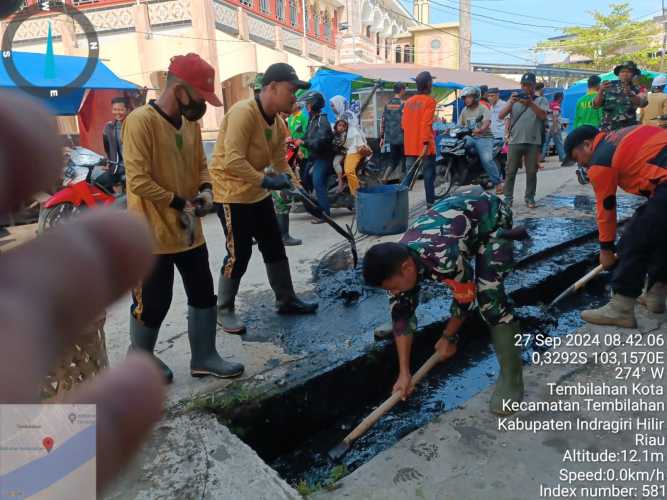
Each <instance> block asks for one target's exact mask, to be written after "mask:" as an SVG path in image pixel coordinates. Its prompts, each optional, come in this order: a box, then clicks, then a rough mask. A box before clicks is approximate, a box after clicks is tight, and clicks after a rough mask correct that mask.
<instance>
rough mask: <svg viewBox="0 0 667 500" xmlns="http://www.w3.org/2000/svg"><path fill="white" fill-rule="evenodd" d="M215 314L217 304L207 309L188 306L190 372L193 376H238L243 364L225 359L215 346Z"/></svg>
mask: <svg viewBox="0 0 667 500" xmlns="http://www.w3.org/2000/svg"><path fill="white" fill-rule="evenodd" d="M215 315H216V311H215V306H214V307H209V308H206V309H199V308H197V307H192V306H189V307H188V340H189V341H190V351H191V352H192V357H191V358H190V373H191V374H192V376H193V377H206V376H207V375H212V376H214V377H219V378H233V377H238V376H239V375H241V374H242V373H243V370H244V367H243V365H242V364H240V363H233V362H229V361H225V360H224V359H222V358H221V357H220V354H218V351H217V350H216V348H215V334H216V332H215V330H216V327H215Z"/></svg>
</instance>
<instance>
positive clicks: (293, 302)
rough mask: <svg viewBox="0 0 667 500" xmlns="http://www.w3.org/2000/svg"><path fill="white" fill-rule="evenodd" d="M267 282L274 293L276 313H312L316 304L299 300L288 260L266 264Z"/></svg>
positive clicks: (315, 309) (315, 308)
mask: <svg viewBox="0 0 667 500" xmlns="http://www.w3.org/2000/svg"><path fill="white" fill-rule="evenodd" d="M266 273H267V274H268V276H269V283H270V284H271V288H272V289H273V292H274V293H275V294H276V309H277V311H278V314H313V313H314V312H315V311H317V307H318V304H317V303H316V302H315V303H310V302H304V301H302V300H300V299H299V298H298V297H297V296H296V293H295V292H294V286H293V285H292V274H291V273H290V269H289V262H288V261H286V260H283V261H280V262H272V263H270V264H267V265H266Z"/></svg>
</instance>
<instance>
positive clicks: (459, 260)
mask: <svg viewBox="0 0 667 500" xmlns="http://www.w3.org/2000/svg"><path fill="white" fill-rule="evenodd" d="M511 227H512V210H511V209H510V207H509V206H508V205H506V204H505V203H504V202H503V201H502V200H501V199H500V198H498V197H497V196H495V195H493V194H491V193H486V192H484V193H482V194H474V193H470V194H460V195H457V196H450V197H448V198H445V199H444V200H441V201H439V202H438V203H436V204H435V205H434V206H433V207H432V208H431V209H430V210H428V211H426V212H425V213H424V214H423V215H421V216H420V217H418V218H417V220H415V222H414V223H413V224H412V226H411V227H410V228H409V229H408V231H407V232H406V233H405V235H404V236H403V238H402V239H401V243H403V244H405V245H407V246H408V249H409V250H410V253H411V254H412V256H413V258H414V259H415V262H416V264H417V269H418V276H419V277H418V281H417V285H416V286H415V288H413V289H412V290H409V291H407V292H402V293H400V294H397V295H391V296H390V300H389V302H390V307H391V316H392V321H393V324H394V332H395V333H396V334H397V335H402V334H406V333H412V332H413V331H414V330H415V326H416V320H415V311H416V309H417V305H418V304H419V291H420V286H419V285H420V283H421V282H423V280H426V279H430V280H434V281H437V282H440V283H444V284H446V285H447V286H449V287H450V288H451V289H452V292H453V301H452V315H453V316H454V317H459V318H460V317H463V315H464V314H465V313H466V312H468V311H469V310H470V309H471V308H472V307H473V302H474V300H475V295H476V294H475V269H474V267H473V262H474V261H475V258H476V257H477V255H478V253H479V251H480V248H481V247H484V248H488V252H486V253H485V254H484V255H485V258H486V257H488V259H493V258H494V257H496V256H497V253H494V252H495V251H496V250H497V248H496V247H497V246H499V245H495V246H494V245H487V243H488V242H489V240H491V239H493V238H496V237H497V236H498V232H499V230H500V229H509V228H511ZM504 260H505V259H504ZM510 260H511V245H510ZM478 272H479V270H478Z"/></svg>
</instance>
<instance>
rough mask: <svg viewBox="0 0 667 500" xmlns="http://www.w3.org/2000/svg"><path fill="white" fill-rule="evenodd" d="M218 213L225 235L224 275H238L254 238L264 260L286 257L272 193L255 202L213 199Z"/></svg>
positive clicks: (246, 265) (248, 259)
mask: <svg viewBox="0 0 667 500" xmlns="http://www.w3.org/2000/svg"><path fill="white" fill-rule="evenodd" d="M216 208H217V210H218V217H220V222H222V229H223V230H224V231H225V237H226V238H227V243H226V247H227V256H226V257H225V261H224V263H223V265H222V273H223V274H224V275H225V278H230V279H241V278H242V277H243V275H244V274H245V272H246V269H248V262H250V256H251V255H252V239H253V238H255V240H257V246H258V247H259V251H260V252H262V257H263V258H264V262H265V263H266V264H270V263H272V262H280V261H283V260H287V254H286V253H285V245H283V238H282V235H281V234H280V228H279V227H278V220H277V219H276V212H275V210H274V209H273V201H272V200H271V197H270V196H269V197H267V198H265V199H263V200H262V201H259V202H257V203H216Z"/></svg>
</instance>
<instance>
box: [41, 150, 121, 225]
mask: <svg viewBox="0 0 667 500" xmlns="http://www.w3.org/2000/svg"><path fill="white" fill-rule="evenodd" d="M67 156H68V158H67V161H66V164H65V169H64V172H63V181H62V189H60V190H59V191H58V192H56V193H55V194H53V195H51V196H50V197H49V198H48V199H47V200H46V201H45V202H44V204H43V205H42V206H41V208H40V212H39V220H38V223H37V232H38V233H42V232H44V231H46V230H47V229H49V228H51V227H53V226H55V225H57V224H60V223H62V222H64V221H65V220H67V219H69V218H70V217H71V216H73V215H75V214H77V213H78V212H80V211H81V210H84V209H89V208H96V207H103V206H112V205H114V206H119V207H124V206H126V197H125V177H124V175H122V174H121V175H120V176H119V172H120V170H121V167H122V165H120V164H119V163H118V162H111V161H109V160H107V159H106V158H105V157H103V156H101V155H98V154H97V153H95V152H94V151H91V150H89V149H86V148H82V147H75V148H72V149H71V150H70V151H69V152H68V155H67ZM118 185H120V186H121V191H120V192H119V193H116V192H114V187H116V186H118Z"/></svg>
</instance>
